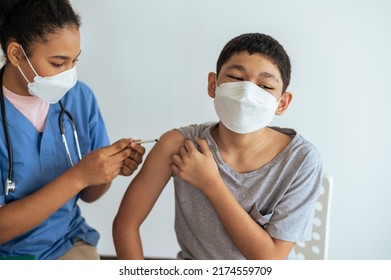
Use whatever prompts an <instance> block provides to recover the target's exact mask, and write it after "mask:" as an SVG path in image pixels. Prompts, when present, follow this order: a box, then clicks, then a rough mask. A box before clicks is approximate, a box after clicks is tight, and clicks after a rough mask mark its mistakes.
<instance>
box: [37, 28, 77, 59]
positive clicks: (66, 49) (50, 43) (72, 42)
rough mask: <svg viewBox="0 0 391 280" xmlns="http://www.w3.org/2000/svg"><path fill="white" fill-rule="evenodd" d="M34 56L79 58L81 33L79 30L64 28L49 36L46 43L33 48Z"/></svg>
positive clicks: (43, 42) (40, 42)
mask: <svg viewBox="0 0 391 280" xmlns="http://www.w3.org/2000/svg"><path fill="white" fill-rule="evenodd" d="M31 51H32V55H35V54H39V55H45V56H49V57H51V56H65V57H77V56H79V55H80V52H81V51H80V32H79V30H78V29H77V28H63V29H59V30H57V31H56V32H53V33H51V34H48V35H47V38H46V40H45V41H37V42H35V43H34V44H33V46H32V49H31Z"/></svg>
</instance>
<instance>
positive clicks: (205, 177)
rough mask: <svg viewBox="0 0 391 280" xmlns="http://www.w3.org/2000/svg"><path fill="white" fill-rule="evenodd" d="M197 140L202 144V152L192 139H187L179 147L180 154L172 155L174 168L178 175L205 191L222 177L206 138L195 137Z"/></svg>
mask: <svg viewBox="0 0 391 280" xmlns="http://www.w3.org/2000/svg"><path fill="white" fill-rule="evenodd" d="M195 141H196V142H197V144H198V145H200V147H201V153H200V152H199V151H197V149H196V147H195V146H194V144H193V142H192V141H190V140H187V141H186V142H185V145H184V146H182V147H181V148H180V149H179V154H174V155H173V156H172V161H173V165H172V170H173V172H174V173H175V174H176V175H177V176H179V177H181V178H182V179H183V180H185V181H187V182H188V183H190V184H191V185H193V186H195V187H197V188H199V189H201V190H202V191H203V189H207V188H211V187H213V186H214V185H215V184H216V182H218V181H221V177H220V174H219V171H218V167H217V164H216V162H215V160H214V158H213V154H212V152H211V151H210V149H209V147H208V143H207V142H206V140H203V139H200V138H198V137H195Z"/></svg>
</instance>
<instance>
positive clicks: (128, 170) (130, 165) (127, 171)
mask: <svg viewBox="0 0 391 280" xmlns="http://www.w3.org/2000/svg"><path fill="white" fill-rule="evenodd" d="M139 165H140V164H139V163H137V162H135V161H134V160H132V159H130V158H127V159H125V160H124V163H123V165H122V167H121V175H123V176H130V175H132V174H133V172H134V171H136V170H137V168H138V166H139Z"/></svg>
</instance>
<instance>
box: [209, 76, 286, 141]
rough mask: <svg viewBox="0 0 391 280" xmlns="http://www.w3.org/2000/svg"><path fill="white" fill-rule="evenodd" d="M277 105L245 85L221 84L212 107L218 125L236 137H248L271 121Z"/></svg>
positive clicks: (262, 91) (265, 94)
mask: <svg viewBox="0 0 391 280" xmlns="http://www.w3.org/2000/svg"><path fill="white" fill-rule="evenodd" d="M278 103H279V101H277V100H276V98H275V97H274V96H273V95H271V94H270V93H268V92H267V91H265V90H264V89H262V88H260V87H258V86H257V85H256V84H254V83H252V82H248V81H243V82H230V83H224V84H221V85H220V86H218V87H216V96H215V99H214V105H215V110H216V113H217V115H218V116H219V118H220V121H221V122H222V123H223V124H224V125H225V126H226V127H227V128H228V129H230V130H231V131H233V132H236V133H241V134H244V133H251V132H254V131H257V130H259V129H261V128H264V127H266V126H267V125H268V124H270V122H271V121H272V120H273V118H274V115H275V112H276V109H277V107H278Z"/></svg>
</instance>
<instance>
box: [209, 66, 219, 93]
mask: <svg viewBox="0 0 391 280" xmlns="http://www.w3.org/2000/svg"><path fill="white" fill-rule="evenodd" d="M216 76H217V75H216V73H213V72H210V73H209V74H208V95H209V96H210V97H212V98H215V96H216V94H215V91H216Z"/></svg>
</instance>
